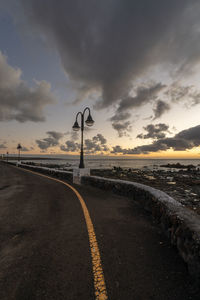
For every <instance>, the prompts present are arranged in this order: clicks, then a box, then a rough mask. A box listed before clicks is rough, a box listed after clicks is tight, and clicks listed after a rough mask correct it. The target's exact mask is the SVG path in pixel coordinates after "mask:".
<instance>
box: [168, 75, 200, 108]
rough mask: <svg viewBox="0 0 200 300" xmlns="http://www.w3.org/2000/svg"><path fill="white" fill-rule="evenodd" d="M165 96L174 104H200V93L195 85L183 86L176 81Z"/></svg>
mask: <svg viewBox="0 0 200 300" xmlns="http://www.w3.org/2000/svg"><path fill="white" fill-rule="evenodd" d="M165 95H166V96H168V97H169V98H170V99H171V102H172V103H180V102H183V101H184V102H185V103H186V105H187V106H195V105H198V104H200V91H199V90H197V89H196V88H195V87H194V86H193V85H188V86H187V85H186V86H183V85H181V84H180V82H178V81H176V82H174V83H173V84H172V85H171V86H169V87H168V89H167V90H166V92H165Z"/></svg>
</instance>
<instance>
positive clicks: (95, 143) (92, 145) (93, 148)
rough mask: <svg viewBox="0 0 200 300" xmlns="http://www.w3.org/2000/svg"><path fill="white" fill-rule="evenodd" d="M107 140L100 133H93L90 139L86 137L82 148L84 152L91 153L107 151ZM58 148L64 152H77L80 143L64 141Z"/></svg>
mask: <svg viewBox="0 0 200 300" xmlns="http://www.w3.org/2000/svg"><path fill="white" fill-rule="evenodd" d="M106 143H107V140H106V139H105V138H104V136H103V135H102V134H100V133H98V134H97V135H95V136H94V137H93V138H92V139H86V140H85V144H84V150H85V153H86V154H93V153H97V152H105V151H108V150H109V148H108V147H107V145H106ZM60 149H61V150H62V151H65V152H79V151H80V144H78V143H76V142H74V141H70V140H68V141H66V143H65V145H61V147H60Z"/></svg>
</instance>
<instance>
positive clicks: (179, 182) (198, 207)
mask: <svg viewBox="0 0 200 300" xmlns="http://www.w3.org/2000/svg"><path fill="white" fill-rule="evenodd" d="M91 175H94V176H100V177H105V178H112V179H122V180H127V181H132V182H138V183H141V184H145V185H148V186H151V187H153V188H156V189H159V190H161V191H163V192H166V193H167V194H168V195H170V196H171V197H173V198H174V199H175V200H177V201H178V202H180V203H181V204H183V205H184V206H186V207H188V208H189V209H191V210H193V211H195V212H196V213H197V214H200V171H199V170H198V169H189V170H188V169H186V170H183V169H182V168H181V170H179V171H176V172H173V171H170V170H169V171H167V170H153V171H151V170H149V169H141V170H140V169H131V168H130V169H122V168H120V167H114V168H113V169H111V170H108V169H104V170H99V169H96V170H91Z"/></svg>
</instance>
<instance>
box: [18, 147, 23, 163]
mask: <svg viewBox="0 0 200 300" xmlns="http://www.w3.org/2000/svg"><path fill="white" fill-rule="evenodd" d="M21 149H22V146H21V145H20V144H18V145H17V150H18V161H20V150H21Z"/></svg>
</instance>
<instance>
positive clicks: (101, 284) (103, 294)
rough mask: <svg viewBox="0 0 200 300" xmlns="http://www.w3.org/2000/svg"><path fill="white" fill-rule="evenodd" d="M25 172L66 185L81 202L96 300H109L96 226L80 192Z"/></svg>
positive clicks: (68, 185) (71, 187)
mask: <svg viewBox="0 0 200 300" xmlns="http://www.w3.org/2000/svg"><path fill="white" fill-rule="evenodd" d="M21 170H23V171H27V172H30V173H33V174H36V175H39V176H42V177H46V178H48V179H51V180H54V181H57V182H60V183H62V184H64V185H66V186H67V187H69V188H70V189H71V190H72V191H73V192H74V193H75V194H76V196H77V198H78V199H79V201H80V204H81V207H82V210H83V214H84V217H85V221H86V225H87V230H88V236H89V242H90V251H91V256H92V267H93V277H94V289H95V296H96V300H107V299H108V296H107V291H106V284H105V279H104V274H103V268H102V265H101V257H100V252H99V247H98V243H97V239H96V235H95V231H94V226H93V224H92V220H91V218H90V214H89V211H88V209H87V206H86V204H85V201H84V200H83V198H82V196H81V195H80V194H79V192H78V191H77V190H76V189H75V188H74V187H73V186H71V185H70V184H68V183H66V182H64V181H62V180H59V179H56V178H52V177H50V176H47V175H43V174H40V173H38V172H34V171H30V170H27V169H21Z"/></svg>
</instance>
